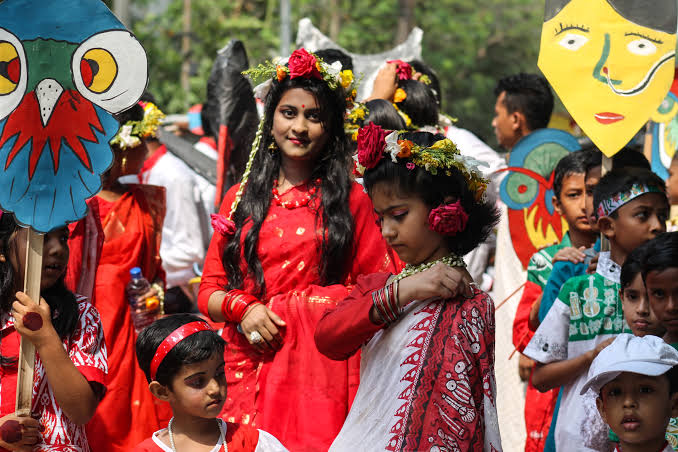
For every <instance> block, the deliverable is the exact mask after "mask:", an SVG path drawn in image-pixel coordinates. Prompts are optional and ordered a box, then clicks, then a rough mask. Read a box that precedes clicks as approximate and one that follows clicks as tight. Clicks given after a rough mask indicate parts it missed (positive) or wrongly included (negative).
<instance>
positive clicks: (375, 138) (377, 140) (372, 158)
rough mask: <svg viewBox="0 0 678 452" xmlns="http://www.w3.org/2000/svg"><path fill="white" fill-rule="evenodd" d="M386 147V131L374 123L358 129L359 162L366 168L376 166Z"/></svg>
mask: <svg viewBox="0 0 678 452" xmlns="http://www.w3.org/2000/svg"><path fill="white" fill-rule="evenodd" d="M385 147H386V131H385V130H383V129H382V128H381V127H380V126H377V125H375V124H374V123H372V122H371V123H369V124H367V126H365V127H363V128H361V129H360V130H359V131H358V163H360V164H361V165H362V166H364V167H365V168H374V167H375V166H377V163H379V160H381V156H382V154H383V152H384V148H385Z"/></svg>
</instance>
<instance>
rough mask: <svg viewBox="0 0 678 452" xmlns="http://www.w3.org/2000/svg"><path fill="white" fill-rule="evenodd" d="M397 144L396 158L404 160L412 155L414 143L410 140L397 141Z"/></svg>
mask: <svg viewBox="0 0 678 452" xmlns="http://www.w3.org/2000/svg"><path fill="white" fill-rule="evenodd" d="M398 144H399V145H400V152H398V158H401V159H406V158H408V157H410V156H411V155H412V146H414V143H412V142H411V141H410V140H398Z"/></svg>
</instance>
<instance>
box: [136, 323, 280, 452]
mask: <svg viewBox="0 0 678 452" xmlns="http://www.w3.org/2000/svg"><path fill="white" fill-rule="evenodd" d="M224 344H225V342H224V340H223V339H222V338H221V337H220V336H219V335H218V334H217V333H216V332H215V331H214V330H212V328H211V327H210V326H209V325H208V324H207V323H206V322H205V321H203V320H201V319H200V318H198V317H196V316H194V315H190V314H178V315H173V316H169V317H165V318H163V319H160V320H157V321H156V322H155V323H153V324H152V325H150V326H149V327H148V328H146V329H145V330H144V331H142V332H141V334H140V335H139V338H138V339H137V343H136V349H137V359H138V361H139V367H141V369H142V370H143V371H144V373H145V374H146V378H147V379H148V381H149V385H148V389H149V390H150V391H151V393H152V394H153V395H154V396H155V397H157V398H158V399H160V400H162V401H165V402H169V404H170V406H171V407H172V414H173V417H172V419H171V420H170V422H169V425H168V426H167V428H165V429H162V430H158V431H157V432H155V433H154V434H153V436H151V437H150V438H148V439H147V440H145V441H144V442H142V443H141V444H139V445H138V446H137V447H136V448H135V449H134V451H136V452H144V451H166V452H176V451H177V450H181V451H182V452H183V451H210V452H219V451H230V452H251V451H262V452H263V451H266V452H279V451H280V452H282V451H286V450H287V449H285V447H283V445H282V444H280V442H279V441H278V440H277V439H276V438H275V437H273V436H272V435H271V434H269V433H266V432H264V431H261V430H257V429H256V428H253V427H250V426H248V425H240V424H235V423H230V422H225V421H223V420H222V419H220V418H218V417H217V416H218V415H219V412H220V411H221V408H222V407H223V406H224V402H225V401H226V376H225V373H224Z"/></svg>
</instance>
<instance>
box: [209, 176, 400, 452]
mask: <svg viewBox="0 0 678 452" xmlns="http://www.w3.org/2000/svg"><path fill="white" fill-rule="evenodd" d="M237 188H238V187H237V186H235V187H232V188H231V189H230V190H229V192H228V193H227V194H226V197H225V199H224V202H223V203H222V205H221V214H223V215H228V213H229V211H230V208H231V203H232V202H233V199H234V196H235V192H236V190H237ZM306 190H307V189H306V188H305V187H303V188H302V187H295V188H292V189H290V190H289V191H287V192H286V193H283V194H281V195H280V196H281V198H282V200H283V201H291V204H294V201H295V200H299V199H303V198H304V197H305V196H306ZM318 204H319V199H316V200H314V201H311V203H310V204H309V206H306V207H299V208H294V209H286V208H284V207H282V206H279V205H277V204H276V203H275V202H271V207H270V208H269V211H268V215H267V218H266V220H265V221H264V223H263V225H262V228H261V231H260V233H259V245H258V255H259V259H260V261H261V264H262V268H263V270H264V278H265V280H266V289H267V296H266V299H265V300H263V301H264V302H265V303H266V304H267V306H268V307H269V308H271V309H272V310H273V311H274V312H275V313H276V314H278V315H279V316H280V317H281V318H282V319H283V320H284V321H285V322H286V323H287V327H285V328H283V329H282V331H281V335H282V337H283V341H284V342H283V346H282V349H281V350H279V351H278V352H277V353H275V354H273V353H269V354H266V355H264V356H262V355H260V354H258V353H257V352H256V351H255V350H254V348H253V347H252V346H251V345H250V344H249V343H248V342H247V340H246V338H245V337H244V336H243V335H242V334H240V333H239V332H238V331H237V329H236V327H237V325H236V324H226V326H225V328H224V332H223V336H224V338H225V339H226V342H227V345H226V351H225V356H224V358H225V361H226V379H227V382H228V398H227V400H226V404H225V406H224V410H223V412H222V416H223V417H224V418H225V419H226V420H227V421H229V422H242V423H244V424H250V425H254V426H256V427H258V428H261V429H263V430H265V431H267V432H269V433H271V434H272V435H274V436H275V437H276V438H278V439H279V440H280V441H281V442H282V444H283V445H284V446H285V447H287V448H289V449H290V450H294V451H303V450H327V448H328V447H329V445H330V443H331V442H332V440H333V439H334V437H335V436H336V434H337V433H338V432H339V430H340V428H341V426H342V424H343V422H344V419H345V418H346V415H347V413H348V410H349V406H350V403H351V400H352V398H353V397H354V395H355V392H356V390H357V387H358V379H359V365H360V364H359V358H358V357H354V358H352V359H351V360H349V361H347V362H334V361H331V360H329V359H328V358H326V357H324V356H322V355H321V354H320V353H319V352H318V351H317V349H316V347H315V343H314V340H313V334H314V332H315V325H316V323H317V322H318V320H319V319H320V317H321V316H322V314H323V312H325V310H326V309H327V308H329V307H333V306H335V305H336V303H337V302H338V301H340V300H342V299H343V298H345V297H346V296H347V294H348V288H349V287H350V286H351V285H352V284H353V283H354V282H355V280H356V278H357V276H358V275H361V274H366V273H372V272H375V271H396V267H397V266H398V265H399V264H395V263H394V259H393V258H392V255H391V253H390V252H389V250H388V249H387V246H386V244H385V242H384V241H383V239H382V237H381V234H380V232H379V229H378V228H377V227H376V225H375V222H374V220H375V217H374V214H373V212H372V204H371V202H370V200H369V198H368V197H367V195H366V194H365V193H364V192H363V189H362V187H361V186H360V185H358V184H355V183H354V184H353V186H352V188H351V193H350V197H349V207H350V210H351V213H352V214H353V218H354V243H353V246H352V252H351V257H350V258H349V261H348V267H349V268H348V276H347V278H346V280H345V281H343V284H341V285H334V286H329V287H321V286H319V284H320V276H319V268H320V263H321V262H320V259H321V253H320V250H319V244H320V234H322V227H321V226H319V225H318V223H317V221H316V213H315V209H316V208H317V206H318ZM250 227H251V226H250V225H249V224H248V225H245V227H244V228H243V231H242V234H241V249H244V247H243V246H242V242H243V241H244V238H245V235H246V233H247V231H248V230H249V229H250ZM225 244H226V239H225V238H224V237H223V236H221V235H219V234H215V235H214V237H213V238H212V243H211V244H210V247H209V250H208V252H207V257H206V259H205V268H204V272H203V276H202V283H201V286H200V295H199V297H198V306H199V308H200V310H201V311H202V312H203V313H205V314H207V302H208V300H209V297H210V295H211V294H212V293H214V292H215V291H217V290H224V288H225V287H226V284H227V278H226V273H225V270H224V267H223V264H222V261H221V256H222V252H223V249H224V246H225ZM396 259H397V258H396ZM398 262H399V261H398ZM241 269H242V271H243V274H247V267H246V262H245V260H244V258H242V260H241ZM254 282H255V281H254V279H253V278H252V277H251V276H250V275H247V276H246V277H245V281H244V284H243V290H245V291H247V292H250V293H254V288H255V285H254Z"/></svg>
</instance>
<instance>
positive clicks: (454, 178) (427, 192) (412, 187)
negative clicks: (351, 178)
mask: <svg viewBox="0 0 678 452" xmlns="http://www.w3.org/2000/svg"><path fill="white" fill-rule="evenodd" d="M399 138H400V139H403V140H410V141H412V142H413V143H415V144H417V145H419V146H427V147H428V146H431V145H432V144H433V143H435V142H436V141H440V140H443V139H445V136H444V135H440V134H435V135H434V134H432V133H428V132H407V133H403V134H400V135H399ZM409 162H411V160H410V159H401V158H398V159H397V162H395V163H394V162H393V161H392V160H391V159H390V158H388V157H386V158H382V159H381V160H380V161H379V163H378V164H377V166H375V167H374V168H372V169H368V170H366V171H365V175H364V178H363V181H364V183H365V188H366V189H367V192H368V193H369V194H370V196H372V190H373V189H374V187H375V186H376V185H377V184H378V183H382V182H383V183H387V184H389V185H390V186H392V187H395V189H396V190H397V193H399V194H401V195H413V196H416V197H418V198H419V199H421V200H422V201H424V203H425V204H426V205H427V206H428V207H429V208H431V209H433V208H436V207H438V206H440V205H442V204H445V198H448V197H450V196H451V197H453V198H455V199H457V200H459V203H460V204H461V205H462V206H463V207H464V210H465V211H466V213H467V214H468V222H467V224H466V228H465V229H464V230H463V231H462V232H459V233H458V234H456V235H455V236H454V237H448V238H447V240H446V245H447V248H448V249H449V250H450V251H451V252H453V253H455V254H458V255H460V256H462V255H464V254H466V253H468V252H469V251H471V250H473V249H474V248H475V247H476V246H478V245H479V244H480V243H482V242H484V241H485V240H487V238H488V237H489V235H490V233H491V232H492V229H493V228H494V226H495V225H496V224H497V222H498V221H499V212H498V211H497V209H496V208H495V207H494V206H493V205H492V203H490V202H488V201H486V200H476V197H475V194H474V193H473V192H471V190H470V189H469V187H468V183H467V182H466V178H465V177H464V175H463V174H462V173H461V172H460V171H459V170H457V169H456V168H452V169H450V170H449V171H450V175H449V176H448V175H446V174H445V173H444V172H443V171H438V174H431V173H430V172H428V171H426V170H425V169H424V168H421V167H419V166H415V167H414V168H413V169H411V170H410V169H408V168H407V166H406V164H407V163H409Z"/></svg>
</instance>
